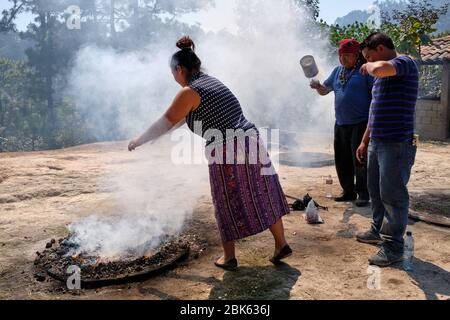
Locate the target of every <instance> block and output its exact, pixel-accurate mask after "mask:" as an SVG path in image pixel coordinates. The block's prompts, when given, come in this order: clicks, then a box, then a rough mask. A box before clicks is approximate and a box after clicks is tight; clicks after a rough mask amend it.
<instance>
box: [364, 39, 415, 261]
mask: <svg viewBox="0 0 450 320" xmlns="http://www.w3.org/2000/svg"><path fill="white" fill-rule="evenodd" d="M362 52H363V55H364V57H365V58H366V60H367V61H368V63H367V64H365V65H363V66H362V67H361V70H360V71H361V73H363V74H370V75H372V76H374V77H375V82H374V85H373V90H372V103H371V106H370V111H369V123H368V126H367V130H366V133H365V135H364V138H363V141H362V142H361V145H360V147H359V148H358V151H357V158H358V160H359V161H360V162H366V161H367V166H368V182H367V183H368V190H369V194H370V198H371V201H372V214H373V222H372V226H371V229H370V230H369V231H367V232H363V233H360V234H358V235H357V240H358V241H360V242H364V243H381V244H382V245H381V249H380V251H379V252H378V253H377V254H376V255H374V256H373V257H371V258H369V262H370V263H371V264H374V265H378V266H381V267H386V266H389V265H391V264H393V263H395V262H399V261H401V260H402V259H403V245H404V243H403V236H404V233H405V231H406V227H407V223H408V211H409V194H408V188H407V184H408V181H409V178H410V174H411V168H412V166H413V165H414V161H415V156H416V150H417V147H416V145H415V140H414V117H415V108H416V102H417V92H418V86H419V73H418V68H417V65H416V63H415V62H414V60H413V59H411V58H410V57H408V56H404V55H399V54H398V53H397V52H396V50H395V46H394V44H393V42H392V40H391V39H390V38H389V37H388V36H386V35H385V34H382V33H373V34H371V35H370V36H369V37H368V38H367V39H366V40H365V41H364V42H363V44H362Z"/></svg>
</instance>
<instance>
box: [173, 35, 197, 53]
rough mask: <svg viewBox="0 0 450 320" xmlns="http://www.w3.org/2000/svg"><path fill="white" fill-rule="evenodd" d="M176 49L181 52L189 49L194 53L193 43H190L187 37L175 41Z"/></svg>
mask: <svg viewBox="0 0 450 320" xmlns="http://www.w3.org/2000/svg"><path fill="white" fill-rule="evenodd" d="M177 47H178V48H180V49H181V50H183V49H191V50H192V51H195V44H194V41H192V39H191V38H189V36H184V37H183V38H181V39H180V40H178V41H177Z"/></svg>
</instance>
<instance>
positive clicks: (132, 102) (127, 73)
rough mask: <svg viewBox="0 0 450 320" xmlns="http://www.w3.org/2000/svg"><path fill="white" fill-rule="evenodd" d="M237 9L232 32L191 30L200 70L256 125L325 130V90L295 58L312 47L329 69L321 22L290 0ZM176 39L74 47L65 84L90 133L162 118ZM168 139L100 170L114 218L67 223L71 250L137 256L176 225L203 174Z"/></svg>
mask: <svg viewBox="0 0 450 320" xmlns="http://www.w3.org/2000/svg"><path fill="white" fill-rule="evenodd" d="M236 15H237V21H238V30H239V31H238V32H237V34H229V33H226V32H219V33H215V34H213V33H208V34H202V35H191V36H192V37H193V38H194V41H195V42H196V45H197V48H198V50H197V53H198V55H199V56H200V58H201V59H202V62H203V66H204V68H205V72H207V73H208V74H210V75H212V76H214V77H216V78H218V79H219V80H221V81H222V82H224V83H225V85H227V86H228V87H229V88H230V89H231V90H232V91H233V92H234V93H235V95H236V96H237V98H238V99H239V100H240V102H241V105H242V108H243V110H244V114H245V115H246V116H247V118H248V119H249V120H250V121H252V122H254V123H255V124H256V125H257V126H259V127H267V126H268V127H270V128H273V129H282V130H288V131H296V132H330V131H331V128H332V124H333V121H334V115H333V113H334V110H333V103H332V97H331V96H328V97H326V98H323V97H319V96H318V95H317V93H316V92H314V91H313V90H311V89H310V88H309V80H308V79H306V78H305V77H304V75H303V73H302V70H301V68H300V65H299V60H300V58H301V57H302V56H304V55H306V54H312V55H314V56H315V58H316V61H317V63H318V65H319V69H320V71H321V73H320V76H319V77H320V78H321V80H324V77H325V76H327V75H328V74H329V72H330V71H331V65H330V63H329V62H328V54H327V53H328V52H329V48H328V47H327V45H328V44H327V43H328V41H327V39H320V38H319V37H318V36H316V34H318V30H314V29H312V28H311V25H310V23H308V19H307V18H306V16H305V13H304V12H301V10H299V9H298V8H295V7H293V5H292V1H289V0H280V1H264V0H250V1H239V2H238V5H237V8H236ZM180 36H182V35H181V34H180ZM176 40H177V39H166V40H164V41H161V43H156V44H155V43H152V44H149V48H148V50H142V51H140V52H132V53H121V52H117V51H115V50H113V49H111V48H99V47H96V46H88V47H85V48H83V49H82V50H80V52H79V53H78V55H77V59H76V60H75V63H74V67H73V70H72V74H71V77H70V79H71V81H70V83H71V86H70V88H71V89H70V92H71V95H72V96H73V98H74V99H75V101H76V104H77V106H78V108H80V110H81V111H82V112H83V114H85V115H86V117H87V119H89V121H90V122H92V123H95V126H92V128H91V129H92V130H93V133H94V134H96V135H98V136H102V135H104V134H105V132H108V130H110V128H112V127H113V128H119V129H120V132H121V133H122V134H123V137H124V138H131V137H133V136H136V135H138V134H139V133H141V132H142V131H143V130H145V129H146V128H147V127H148V126H149V125H150V124H151V123H152V121H154V120H156V119H157V118H159V116H161V114H162V112H163V111H164V110H165V109H166V108H167V107H168V105H169V104H170V102H171V100H172V99H173V97H174V96H175V94H176V92H177V90H178V89H179V88H178V84H176V83H175V81H174V80H173V78H172V75H171V73H170V69H169V67H168V61H169V58H170V56H171V54H172V53H173V52H174V51H175V50H176V47H175V42H176ZM150 45H151V47H150ZM111 115H114V117H113V116H111ZM111 119H117V121H113V120H111ZM300 143H301V141H300ZM173 144H174V142H171V141H170V139H168V138H165V139H162V140H161V141H159V142H157V143H155V144H152V145H149V146H146V147H144V148H141V149H140V150H138V151H136V152H135V153H133V154H131V155H130V161H129V162H126V163H124V164H123V168H122V170H120V172H119V173H118V172H115V173H114V174H115V176H109V175H106V176H105V177H103V180H104V183H105V184H106V183H107V184H108V185H110V186H111V185H112V186H113V189H114V190H115V191H114V192H115V195H116V199H117V202H118V204H119V205H118V206H119V210H118V212H117V214H114V216H113V217H102V216H100V215H93V216H91V217H89V218H88V219H85V220H82V221H79V222H76V223H74V224H72V225H71V226H70V227H69V228H70V231H71V232H72V233H73V234H74V237H73V239H72V240H73V241H74V242H76V243H77V244H78V245H79V249H78V252H85V253H89V254H96V255H100V256H102V257H110V258H111V257H123V256H127V255H142V254H144V253H145V251H147V250H149V249H151V248H154V247H156V246H157V245H158V244H159V243H160V241H161V239H163V237H164V236H165V235H167V234H168V235H176V234H177V233H179V232H180V231H181V230H182V228H183V226H184V225H185V222H186V220H187V219H188V218H189V217H190V216H191V214H192V211H193V208H194V206H195V204H196V202H197V201H198V199H199V197H200V196H201V195H202V194H205V190H208V189H207V186H208V182H209V180H208V176H207V168H206V166H204V165H200V166H199V165H179V164H174V163H173V161H172V160H171V159H170V156H171V148H172V147H173ZM197 145H198V143H197ZM124 152H127V151H125V150H124Z"/></svg>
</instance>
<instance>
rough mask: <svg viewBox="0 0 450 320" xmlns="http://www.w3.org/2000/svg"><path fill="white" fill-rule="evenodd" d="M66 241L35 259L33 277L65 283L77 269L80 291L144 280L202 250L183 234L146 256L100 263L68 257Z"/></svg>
mask: <svg viewBox="0 0 450 320" xmlns="http://www.w3.org/2000/svg"><path fill="white" fill-rule="evenodd" d="M67 240H68V238H66V239H60V240H59V241H58V242H59V243H58V244H57V243H56V241H54V240H52V241H51V242H49V243H48V244H47V249H46V250H44V251H43V252H42V253H40V252H37V253H36V254H37V255H38V256H37V258H36V260H35V262H34V265H35V268H34V269H35V276H36V278H37V279H39V277H41V278H43V277H44V276H43V274H47V275H49V276H51V277H52V278H54V279H56V280H59V281H62V282H64V283H65V282H67V280H68V278H69V277H70V276H71V273H73V271H72V272H69V273H68V270H69V271H70V270H73V269H69V268H70V267H71V266H72V267H71V268H73V266H76V267H78V268H79V270H80V282H81V285H82V287H83V288H87V287H98V286H105V285H112V284H120V283H126V282H133V281H139V280H143V279H145V278H148V277H150V276H152V275H155V274H158V273H159V272H161V271H163V270H165V269H167V268H169V267H173V266H175V265H176V263H177V262H179V261H180V260H182V259H184V258H186V257H187V256H188V255H189V252H190V247H191V246H194V247H195V250H196V251H202V250H204V249H200V250H198V247H202V246H204V245H203V244H201V241H199V239H198V237H197V236H196V235H191V234H184V235H181V236H180V237H178V238H172V239H168V240H167V241H166V242H164V243H163V244H161V245H160V246H159V247H158V248H156V249H155V250H153V251H152V253H151V254H150V255H149V256H144V257H140V258H137V259H130V260H128V259H125V260H116V261H103V260H102V259H100V258H99V257H92V256H84V255H78V256H70V255H68V252H70V249H71V247H70V244H69V242H68V241H67Z"/></svg>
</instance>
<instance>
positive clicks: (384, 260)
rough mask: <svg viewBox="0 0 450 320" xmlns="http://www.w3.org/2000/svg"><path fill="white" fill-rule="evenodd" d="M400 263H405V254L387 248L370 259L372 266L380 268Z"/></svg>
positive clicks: (383, 248)
mask: <svg viewBox="0 0 450 320" xmlns="http://www.w3.org/2000/svg"><path fill="white" fill-rule="evenodd" d="M400 261H403V252H402V251H392V250H390V249H388V248H386V247H382V248H381V249H380V251H378V253H377V254H376V255H373V256H372V257H370V258H369V263H370V264H371V265H375V266H379V267H387V266H390V265H391V264H394V263H397V262H400Z"/></svg>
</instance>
